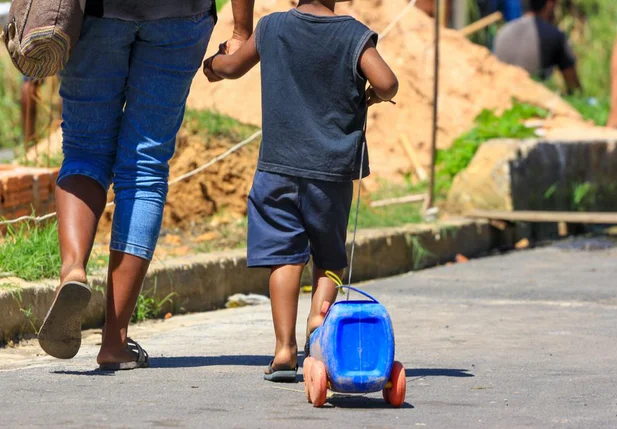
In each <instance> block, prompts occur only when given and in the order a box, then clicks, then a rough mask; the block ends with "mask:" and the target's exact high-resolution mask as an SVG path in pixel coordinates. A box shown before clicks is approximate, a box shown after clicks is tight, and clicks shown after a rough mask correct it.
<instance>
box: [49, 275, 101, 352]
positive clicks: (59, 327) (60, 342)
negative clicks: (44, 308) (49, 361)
mask: <svg viewBox="0 0 617 429" xmlns="http://www.w3.org/2000/svg"><path fill="white" fill-rule="evenodd" d="M91 296H92V291H91V290H90V287H89V286H88V285H87V284H85V283H81V282H66V283H64V284H63V285H62V286H61V287H60V290H59V292H58V294H57V295H56V298H55V299H54V302H53V304H52V305H51V308H50V309H49V311H48V312H47V316H45V320H44V321H43V325H42V326H41V329H40V330H39V344H40V346H41V348H42V349H43V350H44V351H45V353H47V354H49V355H51V356H53V357H55V358H58V359H71V358H72V357H74V356H75V355H76V354H77V352H78V351H79V348H80V347H81V320H82V317H83V313H84V310H85V309H86V307H87V306H88V303H89V302H90V297H91Z"/></svg>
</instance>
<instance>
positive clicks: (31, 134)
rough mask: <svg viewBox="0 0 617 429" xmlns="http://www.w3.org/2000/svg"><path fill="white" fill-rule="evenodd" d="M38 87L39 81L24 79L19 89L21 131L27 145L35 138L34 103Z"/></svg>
mask: <svg viewBox="0 0 617 429" xmlns="http://www.w3.org/2000/svg"><path fill="white" fill-rule="evenodd" d="M40 85H41V81H40V80H38V79H32V78H29V77H24V83H23V85H22V87H21V129H22V133H23V135H24V140H25V141H26V143H27V144H29V143H32V142H33V141H34V140H35V137H36V136H35V128H36V103H37V99H38V92H39V87H40Z"/></svg>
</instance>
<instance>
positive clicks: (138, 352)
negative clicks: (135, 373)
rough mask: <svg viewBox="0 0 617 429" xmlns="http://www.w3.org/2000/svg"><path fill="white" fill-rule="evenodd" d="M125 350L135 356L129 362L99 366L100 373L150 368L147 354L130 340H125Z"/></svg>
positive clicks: (135, 342)
mask: <svg viewBox="0 0 617 429" xmlns="http://www.w3.org/2000/svg"><path fill="white" fill-rule="evenodd" d="M126 350H127V351H129V352H131V353H132V354H133V356H135V360H133V361H131V362H119V363H103V364H101V365H100V366H99V370H101V371H126V370H129V369H137V368H148V367H149V366H150V362H149V357H148V352H146V351H145V350H144V349H143V348H142V347H141V346H140V345H139V344H138V343H137V341H134V340H132V339H130V338H127V339H126Z"/></svg>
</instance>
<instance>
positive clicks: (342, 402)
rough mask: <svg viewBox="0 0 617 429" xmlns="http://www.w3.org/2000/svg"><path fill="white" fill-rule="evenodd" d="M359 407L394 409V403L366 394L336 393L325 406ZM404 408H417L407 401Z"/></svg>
mask: <svg viewBox="0 0 617 429" xmlns="http://www.w3.org/2000/svg"><path fill="white" fill-rule="evenodd" d="M329 405H330V406H331V407H332V408H358V409H380V408H384V409H387V408H389V409H393V408H394V407H392V405H390V404H387V403H386V401H384V400H383V399H381V398H367V397H366V396H360V395H334V396H333V397H332V398H330V399H328V402H326V405H324V408H329V407H328V406H329ZM401 408H403V409H413V408H415V407H414V406H413V405H411V404H410V403H409V402H405V403H404V404H403V406H402V407H401Z"/></svg>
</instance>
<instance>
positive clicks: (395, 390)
mask: <svg viewBox="0 0 617 429" xmlns="http://www.w3.org/2000/svg"><path fill="white" fill-rule="evenodd" d="M390 383H392V387H391V388H387V389H384V390H383V398H384V399H385V401H386V402H387V403H389V404H392V406H393V407H396V408H399V407H400V406H402V405H403V403H404V402H405V393H406V392H407V379H406V378H405V367H403V364H402V363H400V362H399V361H395V362H394V365H392V372H391V373H390Z"/></svg>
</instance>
